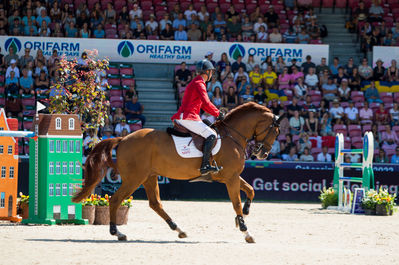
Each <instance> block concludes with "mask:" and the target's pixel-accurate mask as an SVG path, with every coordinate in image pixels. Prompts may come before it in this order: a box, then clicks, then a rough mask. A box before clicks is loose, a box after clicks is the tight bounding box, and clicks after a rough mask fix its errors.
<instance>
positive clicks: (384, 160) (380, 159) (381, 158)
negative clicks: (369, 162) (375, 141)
mask: <svg viewBox="0 0 399 265" xmlns="http://www.w3.org/2000/svg"><path fill="white" fill-rule="evenodd" d="M374 162H376V163H389V159H388V157H387V155H386V153H385V151H384V149H382V148H381V149H380V150H379V152H378V156H376V157H375V158H374Z"/></svg>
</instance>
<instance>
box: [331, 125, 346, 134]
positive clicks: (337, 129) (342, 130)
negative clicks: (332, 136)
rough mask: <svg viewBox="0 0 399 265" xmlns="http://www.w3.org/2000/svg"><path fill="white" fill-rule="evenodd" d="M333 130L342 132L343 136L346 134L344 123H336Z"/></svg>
mask: <svg viewBox="0 0 399 265" xmlns="http://www.w3.org/2000/svg"><path fill="white" fill-rule="evenodd" d="M334 132H335V133H342V134H343V135H344V136H345V137H346V136H347V133H348V132H347V130H346V125H343V124H336V125H334Z"/></svg>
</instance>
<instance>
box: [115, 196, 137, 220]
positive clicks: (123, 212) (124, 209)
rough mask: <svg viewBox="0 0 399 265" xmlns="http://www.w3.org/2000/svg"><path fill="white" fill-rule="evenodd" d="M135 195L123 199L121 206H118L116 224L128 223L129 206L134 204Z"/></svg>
mask: <svg viewBox="0 0 399 265" xmlns="http://www.w3.org/2000/svg"><path fill="white" fill-rule="evenodd" d="M132 200H133V197H132V196H130V197H129V199H125V200H123V201H122V203H121V206H120V207H119V208H118V211H117V212H116V224H117V225H125V224H127V220H128V216H129V208H130V207H131V206H132Z"/></svg>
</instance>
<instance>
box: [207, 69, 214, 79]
mask: <svg viewBox="0 0 399 265" xmlns="http://www.w3.org/2000/svg"><path fill="white" fill-rule="evenodd" d="M206 73H207V75H208V80H207V82H209V81H211V79H212V75H213V70H207V71H206Z"/></svg>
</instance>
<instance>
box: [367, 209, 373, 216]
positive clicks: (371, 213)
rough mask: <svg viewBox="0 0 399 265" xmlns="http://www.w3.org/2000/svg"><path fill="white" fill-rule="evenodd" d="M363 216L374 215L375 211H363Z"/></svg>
mask: <svg viewBox="0 0 399 265" xmlns="http://www.w3.org/2000/svg"><path fill="white" fill-rule="evenodd" d="M364 213H365V215H375V209H364Z"/></svg>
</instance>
